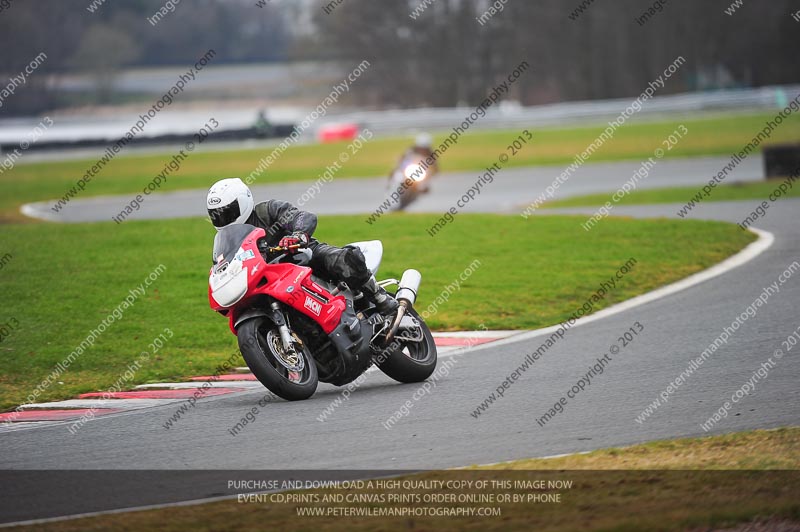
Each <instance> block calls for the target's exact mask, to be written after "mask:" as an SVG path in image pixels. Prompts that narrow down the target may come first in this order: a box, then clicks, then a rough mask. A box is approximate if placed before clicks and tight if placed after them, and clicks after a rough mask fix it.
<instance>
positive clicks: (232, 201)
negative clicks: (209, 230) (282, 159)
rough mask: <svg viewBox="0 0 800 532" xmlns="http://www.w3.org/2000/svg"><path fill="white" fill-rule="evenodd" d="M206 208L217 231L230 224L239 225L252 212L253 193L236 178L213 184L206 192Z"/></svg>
mask: <svg viewBox="0 0 800 532" xmlns="http://www.w3.org/2000/svg"><path fill="white" fill-rule="evenodd" d="M206 207H207V208H208V216H209V218H211V223H212V224H214V227H216V228H217V231H219V230H220V229H222V228H223V227H225V226H227V225H231V224H241V223H244V222H245V220H247V219H248V218H250V214H252V212H253V193H252V192H250V189H249V188H248V187H247V185H245V184H244V182H243V181H242V180H241V179H239V178H238V177H229V178H228V179H223V180H221V181H217V182H216V183H214V186H212V187H211V189H210V190H209V191H208V197H207V198H206Z"/></svg>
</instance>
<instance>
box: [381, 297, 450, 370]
mask: <svg viewBox="0 0 800 532" xmlns="http://www.w3.org/2000/svg"><path fill="white" fill-rule="evenodd" d="M406 314H407V315H411V316H413V317H414V318H416V319H417V320H418V321H419V323H420V328H421V329H422V334H423V339H422V341H421V342H404V345H403V346H401V347H400V348H398V349H395V350H394V351H392V352H391V354H389V356H388V357H385V359H384V360H381V359H380V355H378V356H377V357H376V360H375V365H376V366H378V368H379V369H380V370H381V371H382V372H384V373H385V374H386V375H388V376H389V377H391V378H393V379H394V380H396V381H398V382H404V383H410V382H422V381H424V380H425V379H427V378H428V377H430V376H431V374H433V372H434V371H435V370H436V362H437V359H438V355H437V352H436V343H435V342H434V341H433V335H432V334H431V331H430V329H428V326H427V325H426V324H425V322H424V321H423V320H422V318H421V317H420V316H419V314H417V311H416V310H414V308H413V307H411V308H409V309H408V310H407V311H406ZM396 338H397V337H395V339H396Z"/></svg>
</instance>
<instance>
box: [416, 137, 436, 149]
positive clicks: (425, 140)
mask: <svg viewBox="0 0 800 532" xmlns="http://www.w3.org/2000/svg"><path fill="white" fill-rule="evenodd" d="M431 145H433V139H432V138H431V136H430V135H429V134H427V133H420V134H419V135H417V138H416V139H415V140H414V146H415V147H417V148H425V149H428V150H429V149H430V148H431Z"/></svg>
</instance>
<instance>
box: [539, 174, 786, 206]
mask: <svg viewBox="0 0 800 532" xmlns="http://www.w3.org/2000/svg"><path fill="white" fill-rule="evenodd" d="M784 181H785V180H784V179H770V180H769V181H761V182H755V183H752V182H739V183H731V184H729V185H719V186H717V187H716V188H714V190H713V192H712V193H711V195H710V196H708V197H706V198H703V201H704V202H705V201H737V200H753V203H754V206H755V205H757V204H760V203H761V202H762V201H769V199H768V198H769V195H770V194H771V193H773V192H774V191H775V189H776V187H778V186H779V185H780V184H781V183H783V182H784ZM787 186H788V185H787ZM701 188H702V187H701V186H696V187H674V188H654V189H649V190H634V191H633V192H631V193H630V194H627V195H625V196H623V197H622V199H620V201H619V202H617V203H615V204H614V205H650V204H655V203H679V204H683V203H686V201H687V200H689V199H690V198H692V197H693V196H694V195H695V194H697V192H698V191H699V190H700V189H701ZM612 194H613V193H612V192H608V193H605V194H588V195H586V196H575V197H572V198H564V199H562V200H557V201H551V202H548V203H545V204H544V205H542V208H557V207H595V206H600V205H604V204H605V203H606V202H607V201H611V195H612ZM798 197H800V181H795V182H794V183H793V186H792V188H790V189H789V190H787V191H786V193H785V194H783V195H782V196H781V197H780V198H779V199H778V201H780V199H784V198H798Z"/></svg>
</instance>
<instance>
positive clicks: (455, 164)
mask: <svg viewBox="0 0 800 532" xmlns="http://www.w3.org/2000/svg"><path fill="white" fill-rule="evenodd" d="M769 118H771V115H769V114H754V115H733V116H722V117H712V118H702V119H698V120H681V121H680V122H677V121H666V122H645V123H629V124H626V125H624V126H622V127H621V128H619V129H618V130H617V131H616V132H615V134H614V138H613V140H612V141H609V142H607V143H606V144H605V145H604V146H603V147H602V148H601V149H599V150H598V151H597V152H595V154H594V155H593V156H592V158H591V160H592V161H595V162H596V161H612V160H620V159H642V158H645V157H647V156H650V155H652V152H653V150H654V149H655V148H657V147H659V146H660V145H661V143H662V141H663V140H664V139H665V138H666V137H667V136H669V135H670V134H671V133H672V132H673V131H674V130H675V128H676V127H678V125H679V124H684V125H686V126H687V127H688V128H689V130H690V134H689V135H687V136H686V138H684V139H682V140H681V142H680V143H679V145H677V146H676V147H674V148H673V149H672V150H671V151H669V152H668V154H669V155H668V156H669V157H688V156H698V155H722V154H730V153H732V152H734V151H738V150H740V149H741V147H742V146H743V145H744V144H746V143H747V142H748V141H749V139H751V138H752V137H753V136H754V135H756V134H757V133H758V132H759V131H760V130H761V129H763V127H764V123H765V122H766V120H767V119H769ZM534 127H535V125H533V124H532V125H531V126H530V129H531V130H532V131H533V132H534V134H535V137H534V142H533V144H531V145H530V146H529V147H526V148H525V149H523V150H522V151H521V152H520V153H519V154H518V155H517V156H515V157H513V158H512V159H511V160H510V161H509V163H508V165H507V166H530V165H541V164H563V163H567V162H572V160H573V158H574V157H575V154H576V153H580V152H582V151H583V150H584V149H586V147H587V146H588V145H589V144H591V143H592V142H593V141H594V140H595V139H596V138H597V137H598V135H599V134H600V133H601V132H602V131H603V129H604V126H594V127H579V128H575V127H573V128H563V129H542V130H534ZM520 129H523V128H520ZM518 135H519V131H488V132H474V133H469V134H466V135H464V136H463V137H462V138H461V139H460V140H459V142H458V144H457V145H455V146H451V147H450V148H449V149H448V150H447V151H446V153H445V154H444V155H443V156H442V159H441V166H442V169H443V170H446V171H459V170H464V171H473V170H474V171H478V170H482V169H484V168H485V167H486V166H488V165H490V164H491V163H493V162H495V161H496V160H497V157H498V154H500V153H501V152H503V151H505V150H506V147H507V146H508V145H509V143H510V142H512V141H513V140H514V139H515V138H516V137H517V136H518ZM444 138H445V137H444V136H443V135H439V136H437V137H436V142H437V143H438V142H440V141H443V140H444ZM797 138H800V118H797V117H795V116H792V117H790V118H789V119H788V120H785V121H784V122H783V124H782V125H781V128H780V129H778V130H777V131H775V133H774V134H773V137H772V139H771V142H784V141H789V140H794V139H797ZM410 142H411V140H410V139H409V138H381V139H375V140H373V141H371V142H368V143H367V144H366V145H365V146H364V147H363V148H362V149H361V150H359V151H358V153H357V155H355V156H353V157H351V158H350V160H349V162H348V163H347V165H345V166H344V167H343V169H342V170H341V171H340V172H339V174H338V176H337V177H369V176H379V175H386V174H388V172H389V171H390V170H391V168H392V166H393V165H394V164H395V163H396V161H397V157H399V155H400V154H401V153H402V151H403V150H405V149H406V147H407V146H408V145H409V143H410ZM344 148H345V145H343V144H323V145H309V146H293V147H290V148H289V149H287V150H286V151H285V152H284V153H283V154H282V155H281V156H280V157H278V158H277V160H276V161H274V163H273V164H272V165H271V166H270V167H269V169H268V170H267V171H266V172H264V174H262V175H261V176H260V177H259V179H258V180H257V181H256V183H257V184H267V183H277V182H285V181H298V180H314V179H316V178H317V176H318V175H320V174H322V173H323V172H324V171H325V168H326V167H327V166H329V165H331V164H333V163H334V162H336V161H339V154H340V152H341V151H342V150H343V149H344ZM271 152H272V148H266V149H259V150H240V151H228V152H211V153H202V151H197V152H194V153H191V154H190V156H189V158H188V159H187V160H185V161H184V162H183V163H182V165H181V167H180V169H179V170H178V171H177V172H175V173H173V174H171V175H170V176H169V177H168V178H167V183H166V185H164V186H163V187H162V189H161V191H162V192H170V191H175V190H180V189H190V188H207V187H209V186H210V185H211V183H213V182H214V181H215V180H217V179H220V178H222V177H228V176H237V175H238V176H246V175H248V174H250V172H252V171H253V170H254V169H255V168H256V167H257V166H258V162H259V160H260V159H261V158H262V157H266V156H267V155H269V154H270V153H271ZM172 156H173V154H160V155H148V156H126V155H122V156H119V157H117V158H115V159H114V160H113V161H111V162H110V163H109V164H108V165H107V166H105V167H104V168H103V169H102V170H101V171H100V173H99V174H98V175H97V176H96V177H94V178H93V179H92V181H91V182H90V183H88V185H87V187H86V190H85V191H84V192H82V193H81V195H80V197H88V196H96V195H107V194H136V193H140V192H141V191H142V189H143V188H144V187H145V186H146V185H147V184H148V183H149V182H150V180H151V179H152V178H153V177H154V176H156V175H157V174H159V173H160V172H161V171H162V169H163V168H164V166H165V165H166V164H167V163H168V162H169V161H170V160H171V159H172ZM95 162H96V160H94V159H93V160H74V161H64V162H57V163H52V162H48V163H35V164H19V165H17V166H16V167H14V168H13V169H12V170H10V171H7V172H5V173H3V174H2V175H0V184H2V186H3V191H4V193H3V194H2V195H0V220H21V219H23V218H22V216H21V215H20V214H19V213H18V209H19V206H20V205H21V204H23V203H28V202H32V201H43V200H52V199H55V198H60V197H62V196H63V195H64V194H65V193H66V191H67V190H68V189H69V188H70V187H72V186H74V185H75V182H76V181H78V180H79V179H80V178H81V177H82V176H83V175H84V173H85V172H86V171H87V170H88V169H89V168H91V166H92V165H93V164H94V163H95Z"/></svg>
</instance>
